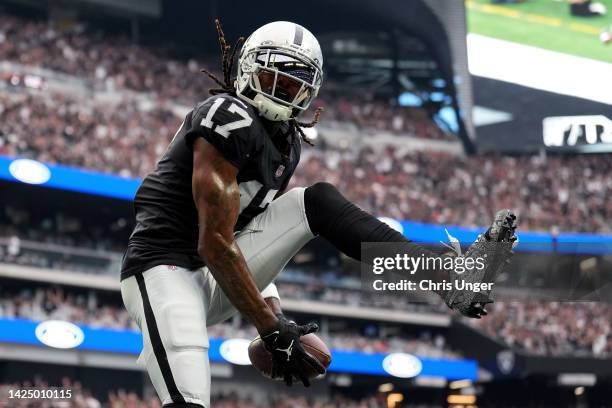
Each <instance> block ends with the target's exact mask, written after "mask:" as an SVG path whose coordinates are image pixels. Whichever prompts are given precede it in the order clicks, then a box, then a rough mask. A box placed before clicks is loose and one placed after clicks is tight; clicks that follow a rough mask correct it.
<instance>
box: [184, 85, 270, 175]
mask: <svg viewBox="0 0 612 408" xmlns="http://www.w3.org/2000/svg"><path fill="white" fill-rule="evenodd" d="M252 115H253V114H252V112H251V110H250V109H249V108H248V107H247V106H246V105H244V103H242V102H241V101H238V100H237V99H235V98H233V97H231V96H229V95H219V96H215V97H212V98H209V99H207V100H206V101H204V102H203V103H201V104H200V105H198V106H197V107H196V109H195V110H194V112H193V115H192V119H191V129H190V130H189V131H188V132H187V135H186V137H185V140H186V141H187V143H188V144H190V145H191V144H193V142H194V140H195V139H196V138H197V137H203V138H204V139H205V140H206V141H208V142H209V143H210V144H212V145H213V146H215V148H216V149H217V150H219V152H221V154H222V155H223V157H225V159H226V160H227V161H229V162H230V163H232V164H233V165H234V166H236V167H237V168H238V169H241V168H242V167H244V165H245V164H246V162H247V161H248V160H249V158H250V157H251V156H252V155H253V153H254V152H255V151H256V149H257V148H258V145H259V143H258V142H259V141H258V140H257V132H255V131H253V129H252V124H253V116H252Z"/></svg>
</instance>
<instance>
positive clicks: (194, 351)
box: [121, 21, 516, 408]
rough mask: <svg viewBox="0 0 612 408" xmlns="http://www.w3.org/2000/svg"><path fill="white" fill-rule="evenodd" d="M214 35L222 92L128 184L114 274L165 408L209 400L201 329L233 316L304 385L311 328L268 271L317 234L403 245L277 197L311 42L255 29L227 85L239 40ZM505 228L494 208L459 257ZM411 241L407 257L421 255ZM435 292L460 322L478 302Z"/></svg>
mask: <svg viewBox="0 0 612 408" xmlns="http://www.w3.org/2000/svg"><path fill="white" fill-rule="evenodd" d="M217 29H218V32H219V39H220V43H221V48H222V53H223V74H224V78H223V80H217V79H216V78H214V80H215V81H216V82H217V83H218V85H219V86H220V88H219V89H213V90H211V93H212V94H213V96H212V97H210V98H208V99H206V100H205V101H203V102H201V103H199V104H197V105H196V106H195V107H194V109H193V110H192V111H191V112H189V113H188V114H187V116H186V117H185V120H184V121H183V123H182V124H181V126H180V128H179V129H178V131H177V133H176V135H175V136H174V138H173V139H172V141H171V143H170V145H169V146H168V149H167V150H166V152H165V153H164V155H163V157H162V158H161V159H160V160H159V162H158V163H157V165H156V167H155V169H154V170H153V172H152V173H150V174H149V175H148V176H147V177H146V178H145V179H144V181H143V182H142V185H141V186H140V188H139V189H138V192H137V193H136V197H135V199H134V207H135V215H136V227H135V229H134V231H133V233H132V235H131V237H130V240H129V244H128V248H127V250H126V252H125V255H124V259H123V265H122V271H121V293H122V296H123V300H124V303H125V306H126V308H127V310H128V311H129V313H130V315H131V316H132V317H133V318H134V319H135V321H136V322H137V324H138V326H139V327H140V329H141V330H142V333H143V343H144V344H143V350H142V353H141V355H140V357H139V363H140V364H142V365H144V366H145V367H146V369H147V371H148V373H149V376H150V377H151V380H152V382H153V385H154V386H155V389H156V391H157V394H158V395H159V397H160V399H161V401H162V403H163V404H164V406H166V407H170V406H172V407H207V408H208V407H209V406H210V405H209V404H210V401H209V399H210V369H209V361H208V346H209V343H208V335H207V330H206V327H207V326H210V325H214V324H216V323H219V322H222V321H223V320H225V319H227V318H229V317H230V316H232V315H233V314H235V313H236V312H237V311H238V312H240V313H241V314H242V316H244V317H245V318H246V319H248V320H249V321H250V322H252V323H253V324H254V325H255V327H256V328H257V331H258V332H259V334H260V336H261V338H262V340H263V341H264V343H265V345H266V348H267V349H268V350H269V351H270V352H271V353H272V356H273V375H274V377H277V378H282V379H284V380H285V381H286V382H287V384H289V385H290V384H291V383H292V382H293V381H294V380H295V379H298V380H300V381H302V382H303V383H304V385H306V386H307V385H308V378H307V377H306V375H305V372H306V371H307V370H306V369H307V368H309V369H312V368H314V369H315V370H318V372H320V373H321V374H323V373H324V372H325V368H324V367H323V366H322V365H321V364H320V363H319V361H318V360H316V359H315V358H313V357H312V356H310V355H309V354H307V353H306V352H305V351H304V350H303V348H302V347H301V345H300V336H303V335H305V334H307V333H312V332H314V331H316V330H317V326H316V324H312V323H311V324H305V325H299V324H296V323H294V322H291V321H289V320H288V319H287V318H285V317H284V316H283V314H282V310H281V308H280V303H279V300H278V298H279V296H278V291H277V289H276V286H275V285H274V279H275V278H276V276H277V275H278V274H279V273H280V271H281V270H282V269H283V268H284V266H285V265H286V264H287V262H288V261H289V260H290V259H291V258H292V257H293V255H294V254H295V253H296V252H297V251H298V250H299V249H300V248H302V247H303V246H304V245H305V244H306V243H307V242H308V241H310V240H311V239H313V238H314V237H315V236H322V237H324V238H325V239H327V240H328V241H329V242H330V243H331V244H333V245H335V246H336V248H338V249H339V250H340V251H341V252H343V253H344V254H346V255H348V256H350V257H352V258H354V259H358V260H359V259H360V257H361V254H360V248H361V242H408V241H407V240H406V238H404V237H403V236H402V235H401V234H400V233H398V232H397V231H395V230H393V229H391V228H390V227H388V226H387V225H386V224H384V223H382V222H380V221H379V220H378V219H377V218H375V217H373V216H372V215H370V214H368V213H366V212H364V211H362V210H361V209H359V208H358V207H357V206H355V205H354V204H352V203H351V202H349V201H348V200H347V199H346V198H345V197H344V196H343V195H342V194H341V193H340V192H338V191H337V190H336V188H335V187H334V186H332V185H331V184H328V183H325V182H320V183H316V184H314V185H312V186H309V187H307V188H293V189H291V190H289V191H286V187H287V185H288V183H289V180H290V178H291V176H292V174H293V172H294V171H295V169H296V167H297V165H298V162H299V160H300V152H301V149H302V142H303V141H304V140H305V137H304V133H303V131H302V130H301V126H309V125H311V124H302V123H300V122H298V121H297V118H298V116H299V115H300V114H301V113H302V112H304V111H305V110H306V109H307V108H308V107H309V105H310V103H311V102H312V100H313V99H314V98H315V97H316V96H317V94H318V92H319V88H320V87H321V84H322V81H323V72H322V70H323V56H322V54H321V48H320V46H319V43H318V41H317V39H316V38H315V37H314V35H312V33H310V32H309V31H308V30H306V29H305V28H304V27H302V26H300V25H297V24H294V23H290V22H283V21H279V22H273V23H270V24H266V25H265V26H263V27H261V28H259V29H257V30H256V31H255V32H254V33H253V34H252V35H251V36H250V37H248V39H247V40H246V41H245V42H244V44H243V46H242V48H240V53H239V56H238V66H237V76H236V79H235V81H234V82H232V81H231V80H230V77H231V75H232V71H233V69H232V66H233V60H234V52H235V50H236V49H238V44H237V45H236V47H235V48H234V52H231V49H230V48H231V47H229V46H228V45H226V43H225V38H224V36H223V32H222V31H221V28H220V26H219V25H218V22H217ZM209 75H210V74H209ZM211 77H212V75H211ZM515 227H516V224H515V221H514V218H513V216H512V214H510V213H509V212H504V213H501V215H498V216H497V217H496V221H495V223H494V226H493V227H492V228H490V229H489V231H488V232H487V233H486V234H484V235H483V237H481V238H480V239H479V240H478V241H477V242H476V243H475V244H474V245H473V246H472V248H471V250H472V251H476V250H481V251H482V250H484V247H483V243H487V242H492V241H504V240H506V241H508V240H511V239H512V237H513V235H514V234H513V232H514V228H515ZM411 245H412V246H411V247H410V248H412V249H411V254H409V255H413V256H419V255H421V254H422V253H424V252H427V251H426V250H425V249H424V248H422V247H420V246H418V245H416V244H411ZM428 254H429V255H431V256H437V255H434V254H432V253H429V252H428ZM491 268H497V265H492V266H490V269H491ZM469 275H470V272H469V271H468V272H466V273H465V274H464V276H469ZM474 276H476V275H474ZM480 279H482V277H476V278H474V279H473V280H480ZM441 295H442V296H443V297H444V299H445V300H446V301H447V304H448V305H449V306H450V307H451V308H453V309H456V310H459V311H460V312H461V313H463V314H465V315H468V316H472V317H480V316H481V315H483V314H484V313H485V311H484V305H485V304H486V303H487V302H490V300H489V299H486V298H483V299H480V301H478V302H476V301H475V298H473V297H469V296H467V297H466V296H465V294H461V293H456V291H451V292H449V293H441ZM310 371H311V370H310Z"/></svg>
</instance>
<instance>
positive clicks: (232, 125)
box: [200, 98, 253, 138]
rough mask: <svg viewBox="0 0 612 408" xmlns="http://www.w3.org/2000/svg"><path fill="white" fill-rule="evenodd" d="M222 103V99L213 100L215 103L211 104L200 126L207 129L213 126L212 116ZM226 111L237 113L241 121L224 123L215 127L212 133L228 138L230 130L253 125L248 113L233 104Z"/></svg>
mask: <svg viewBox="0 0 612 408" xmlns="http://www.w3.org/2000/svg"><path fill="white" fill-rule="evenodd" d="M223 102H225V99H223V98H218V99H215V102H213V104H212V106H211V107H210V109H209V110H208V113H207V114H206V117H205V118H204V119H202V122H200V125H202V126H204V127H206V128H208V129H212V128H213V125H214V123H213V121H212V118H213V116H215V113H216V112H217V109H219V107H220V106H221V105H222V104H223ZM227 111H228V112H230V113H237V114H238V115H240V116H241V117H242V119H238V120H235V121H233V122H229V123H226V124H225V125H216V126H215V129H214V131H215V132H216V133H218V134H220V135H221V136H223V137H225V138H227V137H229V135H230V132H231V131H232V130H236V129H241V128H244V127H247V126H251V123H253V118H252V117H250V116H249V114H248V112H247V111H245V110H244V109H242V108H241V107H240V106H238V105H236V104H235V103H232V104H231V105H230V107H229V108H228V109H227Z"/></svg>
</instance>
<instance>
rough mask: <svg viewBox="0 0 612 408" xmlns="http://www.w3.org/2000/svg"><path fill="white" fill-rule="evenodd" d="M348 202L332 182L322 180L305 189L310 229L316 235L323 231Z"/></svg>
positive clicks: (305, 204) (305, 203) (305, 205)
mask: <svg viewBox="0 0 612 408" xmlns="http://www.w3.org/2000/svg"><path fill="white" fill-rule="evenodd" d="M346 203H348V201H347V200H346V198H344V196H343V195H342V194H340V192H339V191H338V190H337V189H336V187H334V186H333V185H332V184H330V183H327V182H324V181H320V182H318V183H315V184H313V185H312V186H310V187H308V188H307V189H306V190H305V191H304V207H305V210H306V218H307V219H308V224H309V226H310V230H311V231H312V232H313V233H314V234H315V235H316V234H320V233H321V232H323V230H324V228H325V226H326V225H327V224H328V221H329V220H330V219H333V218H334V217H336V215H337V214H338V213H339V212H341V210H342V208H343V207H344V205H345V204H346Z"/></svg>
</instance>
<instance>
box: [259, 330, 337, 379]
mask: <svg viewBox="0 0 612 408" xmlns="http://www.w3.org/2000/svg"><path fill="white" fill-rule="evenodd" d="M300 343H302V347H304V350H306V352H307V353H308V354H310V355H311V356H313V357H314V358H316V359H317V360H319V361H320V362H321V364H323V366H324V367H325V368H326V369H327V368H328V367H329V365H330V364H331V353H330V352H329V349H328V348H327V346H326V345H325V343H323V340H321V339H320V338H319V337H317V336H316V335H315V334H313V333H311V334H307V335H305V336H302V337H301V338H300ZM249 358H250V359H251V363H252V364H253V367H255V368H256V369H257V370H258V371H259V372H261V373H262V374H263V375H264V376H265V377H268V378H272V376H271V374H272V354H270V352H269V351H268V350H266V347H265V345H264V343H263V341H262V340H261V338H260V337H259V336H257V337H256V338H255V339H253V341H251V344H249ZM318 375H319V374H318V373H317V372H316V371H314V370H313V371H312V372H311V373H308V378H309V379H313V378H315V377H317V376H318Z"/></svg>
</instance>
